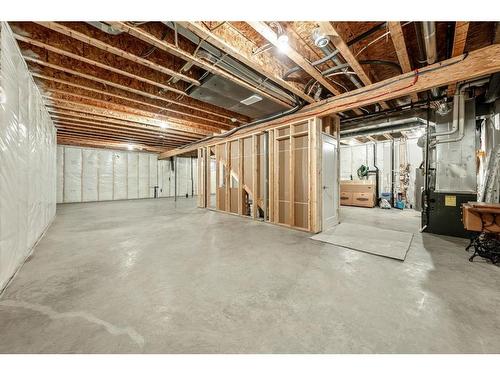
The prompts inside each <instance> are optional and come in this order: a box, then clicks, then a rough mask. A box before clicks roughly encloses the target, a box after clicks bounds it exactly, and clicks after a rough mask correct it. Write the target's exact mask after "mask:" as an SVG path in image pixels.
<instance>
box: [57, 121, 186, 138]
mask: <svg viewBox="0 0 500 375" xmlns="http://www.w3.org/2000/svg"><path fill="white" fill-rule="evenodd" d="M51 117H52V121H54V123H56V124H59V123H60V124H68V125H74V126H82V127H85V126H88V127H91V128H94V129H105V130H108V131H111V132H118V133H123V134H130V135H133V134H135V135H144V136H148V137H151V138H154V139H159V138H166V139H168V140H170V141H175V142H178V143H186V141H189V140H186V139H185V138H179V137H177V136H175V135H172V134H169V133H166V132H161V131H153V130H143V129H141V128H137V127H133V126H128V127H125V126H123V125H113V124H107V123H102V122H92V121H86V120H83V119H80V118H72V117H69V116H51ZM190 141H193V140H190Z"/></svg>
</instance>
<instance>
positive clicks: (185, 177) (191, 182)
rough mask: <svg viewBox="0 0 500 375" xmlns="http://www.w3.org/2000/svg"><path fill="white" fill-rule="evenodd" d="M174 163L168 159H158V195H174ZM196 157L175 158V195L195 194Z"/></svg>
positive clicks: (196, 176) (196, 178)
mask: <svg viewBox="0 0 500 375" xmlns="http://www.w3.org/2000/svg"><path fill="white" fill-rule="evenodd" d="M174 170H175V163H174V162H171V161H170V160H158V185H159V187H160V191H159V196H160V197H173V196H174V195H175V174H174ZM197 191H198V159H197V158H184V157H178V158H177V196H185V195H186V194H188V195H189V196H191V195H192V194H193V192H194V195H197Z"/></svg>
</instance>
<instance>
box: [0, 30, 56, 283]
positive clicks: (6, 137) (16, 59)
mask: <svg viewBox="0 0 500 375" xmlns="http://www.w3.org/2000/svg"><path fill="white" fill-rule="evenodd" d="M0 27H1V29H0V30H1V31H0V34H1V35H0V86H1V87H2V88H3V91H4V93H5V96H6V101H5V103H3V104H0V290H2V289H3V288H4V287H5V286H6V285H7V283H8V281H9V280H10V278H11V277H12V276H13V275H14V274H15V272H16V270H17V269H18V268H19V267H20V265H21V264H22V263H23V261H24V259H25V258H26V257H27V256H28V255H29V253H30V251H31V249H32V248H33V246H34V245H35V243H36V242H37V241H38V239H39V238H40V236H41V235H42V234H43V232H44V231H45V229H46V228H47V227H48V225H49V224H50V223H51V221H52V219H53V217H54V215H55V211H56V130H55V128H54V125H53V123H52V121H51V119H50V116H49V114H48V112H47V110H46V108H45V106H44V104H43V100H42V97H41V95H40V92H39V91H38V88H37V87H36V86H35V83H34V82H33V80H32V78H31V77H30V75H29V73H28V69H27V66H26V64H25V62H24V60H23V58H22V56H21V52H20V51H19V49H18V47H17V43H16V41H15V40H14V38H13V36H12V32H11V30H10V28H9V26H8V24H7V23H5V22H2V23H0Z"/></svg>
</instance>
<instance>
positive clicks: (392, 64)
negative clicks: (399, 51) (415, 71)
mask: <svg viewBox="0 0 500 375" xmlns="http://www.w3.org/2000/svg"><path fill="white" fill-rule="evenodd" d="M359 63H360V64H361V65H363V64H365V65H366V64H367V65H386V66H389V67H391V68H394V69H396V70H397V71H398V73H399V74H403V69H401V65H399V64H398V63H395V62H394V61H386V60H361V61H359Z"/></svg>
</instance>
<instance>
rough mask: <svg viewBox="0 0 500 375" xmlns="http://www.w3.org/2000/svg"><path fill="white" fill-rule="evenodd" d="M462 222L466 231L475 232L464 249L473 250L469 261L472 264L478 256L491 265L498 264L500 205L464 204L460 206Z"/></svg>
mask: <svg viewBox="0 0 500 375" xmlns="http://www.w3.org/2000/svg"><path fill="white" fill-rule="evenodd" d="M462 222H463V223H464V228H465V229H466V230H468V231H471V232H477V235H476V236H474V237H473V238H472V239H471V242H470V244H469V246H467V248H466V250H467V251H468V250H469V249H470V248H471V247H472V248H474V253H473V254H472V256H471V257H470V258H469V260H470V261H471V262H472V261H473V260H474V258H475V257H476V256H478V255H479V256H480V257H483V258H486V259H489V260H491V262H492V263H493V264H496V263H498V262H500V204H498V203H484V202H468V203H465V204H463V205H462Z"/></svg>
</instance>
